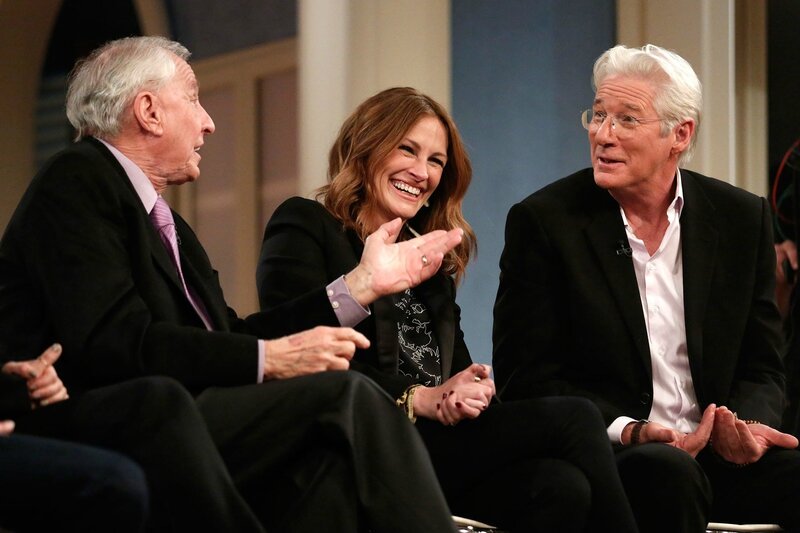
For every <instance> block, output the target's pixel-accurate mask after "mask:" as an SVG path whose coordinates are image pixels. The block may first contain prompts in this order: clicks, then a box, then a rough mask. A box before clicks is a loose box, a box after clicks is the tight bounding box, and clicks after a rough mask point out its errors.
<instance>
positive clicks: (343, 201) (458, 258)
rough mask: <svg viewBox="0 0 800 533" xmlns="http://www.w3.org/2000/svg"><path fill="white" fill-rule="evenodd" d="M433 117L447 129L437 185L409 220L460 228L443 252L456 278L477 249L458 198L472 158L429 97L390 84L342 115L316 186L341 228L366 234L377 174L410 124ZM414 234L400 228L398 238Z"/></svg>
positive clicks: (420, 228) (416, 225)
mask: <svg viewBox="0 0 800 533" xmlns="http://www.w3.org/2000/svg"><path fill="white" fill-rule="evenodd" d="M429 116H431V117H436V118H438V119H439V120H440V121H441V123H442V125H443V126H444V128H445V130H446V133H447V163H446V165H445V167H444V170H443V171H442V178H441V180H440V182H439V186H438V187H437V188H436V190H435V191H434V193H433V194H432V195H431V197H430V198H429V199H428V203H429V207H427V208H425V207H423V208H422V209H420V210H419V212H418V213H417V214H416V216H414V218H412V219H411V220H409V221H408V222H407V224H408V225H409V226H411V227H412V228H413V229H414V230H416V231H417V232H419V233H427V232H429V231H432V230H436V229H447V230H449V229H453V228H462V229H463V230H464V238H463V240H462V241H461V243H460V244H459V245H458V246H457V247H456V248H454V249H453V250H452V251H450V252H449V253H448V254H447V255H446V256H445V258H444V261H443V263H442V270H443V271H444V272H445V273H447V274H448V275H451V276H453V277H454V278H455V280H456V282H459V281H460V280H461V278H462V277H463V275H464V271H465V269H466V267H467V263H468V262H469V259H470V256H471V255H472V254H474V253H475V252H476V250H477V245H476V239H475V233H474V232H473V231H472V228H471V227H470V225H469V224H468V223H467V221H466V220H465V219H464V215H463V214H462V212H461V203H462V201H463V200H464V195H465V194H466V192H467V188H468V187H469V183H470V181H471V180H472V164H471V163H470V161H469V156H468V155H467V151H466V149H465V148H464V143H463V142H462V140H461V135H460V134H459V133H458V128H456V125H455V123H454V122H453V119H452V118H451V117H450V115H449V113H448V112H447V111H446V110H445V109H444V108H443V107H442V106H441V105H440V104H439V103H437V102H436V101H435V100H433V99H432V98H431V97H429V96H426V95H424V94H422V93H420V92H419V91H417V90H416V89H413V88H410V87H394V88H391V89H386V90H384V91H381V92H379V93H378V94H376V95H374V96H372V97H371V98H369V99H367V100H366V101H365V102H363V103H362V104H361V105H360V106H358V107H357V108H356V110H355V111H354V112H353V113H352V114H351V115H350V117H348V119H347V120H345V122H344V124H343V125H342V128H341V130H340V131H339V136H338V137H337V138H336V142H334V143H333V147H332V148H331V151H330V155H329V162H328V184H327V185H325V186H323V187H321V188H320V189H319V190H318V191H317V199H318V200H319V201H321V202H322V203H323V204H324V205H325V207H326V208H327V209H328V211H330V212H331V213H332V214H333V216H334V217H336V218H337V219H338V220H339V221H340V222H341V223H342V224H343V225H344V227H345V228H349V229H353V230H355V231H356V232H357V233H358V235H359V236H360V237H361V238H362V239H365V238H366V236H367V235H368V234H369V232H370V231H374V230H375V228H368V227H367V226H366V224H367V221H368V220H370V215H371V209H374V201H375V180H374V179H373V177H374V176H375V175H377V173H378V171H379V170H380V168H381V166H382V164H383V162H384V161H385V159H386V157H387V156H389V154H390V153H391V152H392V150H395V149H396V148H397V147H398V145H399V144H400V141H401V140H402V139H403V137H404V136H405V135H406V133H407V132H408V130H410V129H411V128H412V127H413V126H414V124H416V123H417V121H418V120H420V119H421V118H423V117H429ZM411 236H412V235H411V233H410V232H409V231H408V230H406V229H404V230H403V232H402V233H401V234H400V237H399V239H408V238H410V237H411Z"/></svg>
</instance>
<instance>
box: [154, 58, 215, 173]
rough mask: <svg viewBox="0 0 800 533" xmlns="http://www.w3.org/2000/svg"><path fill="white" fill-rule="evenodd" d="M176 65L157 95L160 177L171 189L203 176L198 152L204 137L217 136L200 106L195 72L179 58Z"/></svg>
mask: <svg viewBox="0 0 800 533" xmlns="http://www.w3.org/2000/svg"><path fill="white" fill-rule="evenodd" d="M175 64H176V70H175V75H174V76H173V78H172V79H171V80H170V81H169V82H168V83H167V84H165V85H164V86H163V87H162V88H161V89H160V90H159V91H158V99H159V102H160V104H161V106H162V111H163V128H164V130H163V131H164V135H163V137H162V141H163V142H162V143H161V146H162V149H161V150H160V152H161V153H160V154H159V161H158V163H157V164H158V166H159V169H158V174H159V175H160V177H162V178H166V180H167V184H169V185H176V184H180V183H185V182H187V181H194V180H196V179H197V178H198V177H199V176H200V166H199V165H200V154H199V150H200V147H201V146H203V142H204V137H205V135H206V134H210V133H214V121H213V120H211V117H210V116H209V115H208V113H206V110H205V109H203V106H201V105H200V98H199V89H198V86H197V79H196V78H195V76H194V72H193V71H192V69H191V67H190V66H189V65H188V64H187V63H186V61H184V60H182V59H179V58H177V57H176V58H175Z"/></svg>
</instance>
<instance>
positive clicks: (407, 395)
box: [394, 384, 422, 424]
mask: <svg viewBox="0 0 800 533" xmlns="http://www.w3.org/2000/svg"><path fill="white" fill-rule="evenodd" d="M421 386H422V385H419V384H414V385H411V386H410V387H408V388H407V389H406V390H404V391H403V395H402V396H400V397H399V398H398V399H397V400H395V402H394V403H395V405H397V406H398V407H402V408H403V411H405V413H406V416H407V417H408V419H409V420H411V423H412V424H413V423H414V422H416V421H417V417H416V416H414V394H416V392H417V389H418V388H419V387H421Z"/></svg>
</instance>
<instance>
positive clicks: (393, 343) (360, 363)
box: [256, 198, 471, 397]
mask: <svg viewBox="0 0 800 533" xmlns="http://www.w3.org/2000/svg"><path fill="white" fill-rule="evenodd" d="M363 249H364V244H363V243H362V242H361V239H359V237H358V236H357V235H356V233H355V232H353V231H351V230H344V228H343V227H342V224H341V223H339V222H337V221H336V219H334V218H333V216H331V214H330V213H329V212H328V211H327V210H326V209H325V207H324V206H322V205H321V204H319V203H318V202H314V201H312V200H307V199H304V198H290V199H289V200H287V201H285V202H284V203H283V204H282V205H281V206H280V207H278V209H277V210H276V211H275V213H274V214H273V215H272V218H271V219H270V221H269V223H268V224H267V228H266V230H265V231H264V242H263V245H262V247H261V258H260V259H259V264H258V270H257V273H256V278H257V283H258V296H259V300H260V302H261V308H262V309H264V310H274V309H275V308H276V307H277V306H280V305H283V304H285V303H286V302H288V301H290V300H291V299H292V298H295V297H297V296H298V295H301V294H304V293H307V292H309V291H314V290H319V289H320V288H323V289H324V287H325V286H326V285H327V284H329V283H330V282H332V281H333V280H335V279H336V278H338V277H339V276H341V275H343V274H346V273H347V272H349V271H350V270H352V269H353V268H355V266H356V265H357V264H358V262H359V260H360V258H361V252H362V251H363ZM416 292H417V294H418V295H419V297H420V298H422V300H423V301H424V302H425V303H426V305H427V306H428V307H429V309H430V313H431V317H432V319H433V327H434V331H435V333H436V339H437V340H438V342H439V353H440V356H441V363H442V378H443V380H446V379H447V378H449V377H450V376H451V375H453V374H455V373H457V372H459V371H461V370H463V369H464V368H466V367H468V366H469V365H470V364H471V360H470V357H469V351H468V350H467V346H466V344H465V343H464V335H463V333H462V331H461V328H460V326H459V321H460V317H461V311H460V309H459V308H458V306H457V305H456V303H455V286H454V283H453V280H452V278H450V277H449V276H446V275H444V274H441V273H439V274H436V275H435V276H433V277H432V278H430V279H429V280H427V281H426V282H424V283H422V284H421V285H420V286H419V287H417V289H416ZM370 308H371V311H372V314H371V316H370V317H368V318H367V319H365V320H363V321H362V322H361V323H360V324H359V325H358V326H357V327H356V329H357V330H359V331H361V332H362V333H363V334H364V335H366V337H367V338H368V339H370V342H371V345H370V347H369V349H367V350H359V351H358V352H357V353H356V355H355V357H354V360H353V362H352V365H351V367H352V368H353V369H355V370H358V371H360V372H363V373H365V374H367V375H368V376H370V377H371V378H372V379H374V380H375V381H376V382H378V384H380V385H381V386H382V387H383V388H384V389H385V390H386V391H387V392H389V394H391V395H392V396H393V397H398V396H400V395H401V394H402V393H403V390H405V388H406V387H408V386H409V385H410V384H411V383H412V381H411V379H410V378H408V377H406V376H402V375H398V370H397V367H398V361H399V356H400V355H399V354H400V347H399V344H398V342H397V322H398V320H399V318H400V317H399V316H398V313H397V310H396V308H395V306H394V305H393V304H392V300H391V298H390V297H388V296H387V297H383V298H380V299H378V300H376V301H375V302H374V303H373V304H372V305H371V306H370ZM333 324H334V325H338V322H334V323H333Z"/></svg>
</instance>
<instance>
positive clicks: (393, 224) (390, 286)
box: [345, 218, 464, 306]
mask: <svg viewBox="0 0 800 533" xmlns="http://www.w3.org/2000/svg"><path fill="white" fill-rule="evenodd" d="M402 227H403V222H402V221H401V220H400V219H399V218H396V219H394V220H392V221H390V222H387V223H385V224H383V225H381V227H379V228H378V229H377V230H376V231H375V232H374V233H372V234H370V235H369V237H367V239H366V241H365V242H364V252H363V253H362V254H361V261H360V262H359V264H358V266H356V268H355V269H353V270H352V271H350V272H349V273H348V274H347V275H346V276H345V283H347V288H348V289H349V290H350V294H351V295H352V296H353V298H355V299H356V301H358V303H360V304H361V305H363V306H367V305H369V304H371V303H372V302H374V301H375V300H377V299H378V298H380V297H381V296H385V295H387V294H394V293H398V292H402V291H404V290H406V289H408V288H409V287H415V286H417V285H419V284H420V283H422V282H423V281H425V280H426V279H428V278H430V277H431V276H433V275H434V274H435V273H436V272H437V271H438V270H439V267H440V266H441V265H442V260H443V259H444V256H445V254H446V253H447V252H449V251H450V250H452V249H453V248H455V247H456V246H458V244H459V243H460V242H461V239H462V237H463V235H464V231H463V230H462V229H460V228H457V229H452V230H450V231H444V230H435V231H431V232H430V233H426V234H425V235H421V236H419V237H416V238H414V239H410V240H407V241H403V242H396V240H397V236H398V235H399V234H400V229H401V228H402Z"/></svg>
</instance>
